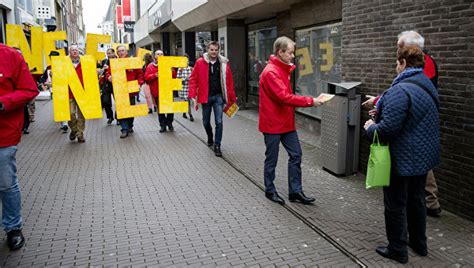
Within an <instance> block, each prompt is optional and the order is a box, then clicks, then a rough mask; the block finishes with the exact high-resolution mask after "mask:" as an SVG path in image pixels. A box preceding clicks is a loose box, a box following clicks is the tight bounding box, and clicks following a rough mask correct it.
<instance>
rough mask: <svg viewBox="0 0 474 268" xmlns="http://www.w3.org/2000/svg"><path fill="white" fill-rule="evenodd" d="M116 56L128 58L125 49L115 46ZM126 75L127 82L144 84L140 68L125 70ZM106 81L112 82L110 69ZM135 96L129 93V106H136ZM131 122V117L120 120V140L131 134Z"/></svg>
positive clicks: (135, 93) (136, 93) (122, 46)
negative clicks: (135, 81) (134, 81)
mask: <svg viewBox="0 0 474 268" xmlns="http://www.w3.org/2000/svg"><path fill="white" fill-rule="evenodd" d="M117 56H118V57H119V58H121V59H123V58H127V57H128V51H127V47H126V46H124V45H119V46H117ZM126 75H127V81H133V80H137V81H138V84H139V85H140V86H141V85H142V84H143V83H144V82H145V80H143V72H142V69H141V68H140V69H127V71H126ZM107 80H109V82H112V75H111V70H110V68H109V69H108V70H107ZM137 95H138V92H134V93H130V95H129V97H130V105H135V104H136V99H137V98H136V96H137ZM133 121H134V118H133V117H130V118H124V119H120V126H121V127H122V129H121V130H120V131H121V132H122V134H121V135H120V138H121V139H124V138H126V137H128V134H129V133H133Z"/></svg>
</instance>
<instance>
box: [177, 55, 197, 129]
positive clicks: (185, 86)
mask: <svg viewBox="0 0 474 268" xmlns="http://www.w3.org/2000/svg"><path fill="white" fill-rule="evenodd" d="M184 56H185V57H186V59H187V66H186V67H184V68H179V69H178V73H177V75H176V78H179V79H181V80H182V90H180V91H179V92H178V93H179V97H180V98H181V99H182V100H185V101H187V102H188V114H189V120H190V121H191V122H193V121H194V117H193V114H192V108H193V107H192V103H191V100H189V98H188V93H189V77H190V76H191V72H192V71H193V68H191V66H190V65H189V56H188V54H184ZM183 118H185V119H187V118H188V117H187V116H186V113H183Z"/></svg>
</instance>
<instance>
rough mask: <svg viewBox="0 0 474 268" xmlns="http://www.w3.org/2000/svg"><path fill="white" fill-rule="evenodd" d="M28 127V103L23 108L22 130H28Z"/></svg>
mask: <svg viewBox="0 0 474 268" xmlns="http://www.w3.org/2000/svg"><path fill="white" fill-rule="evenodd" d="M29 127H30V112H29V111H28V104H27V105H25V108H23V130H24V131H28V128H29Z"/></svg>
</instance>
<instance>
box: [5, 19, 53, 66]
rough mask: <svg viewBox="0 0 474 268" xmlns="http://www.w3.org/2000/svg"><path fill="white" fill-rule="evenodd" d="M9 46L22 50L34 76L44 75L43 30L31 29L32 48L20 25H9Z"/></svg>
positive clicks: (34, 27) (35, 27)
mask: <svg viewBox="0 0 474 268" xmlns="http://www.w3.org/2000/svg"><path fill="white" fill-rule="evenodd" d="M7 46H10V47H17V48H19V49H20V50H21V53H22V54H23V57H24V58H25V61H26V62H27V63H28V67H29V68H30V70H33V69H35V68H36V70H35V71H32V72H31V73H33V74H42V73H43V72H44V66H43V28H41V27H37V26H33V27H31V48H30V46H29V45H28V41H27V40H26V37H25V33H24V32H23V29H22V28H21V26H20V25H15V24H7Z"/></svg>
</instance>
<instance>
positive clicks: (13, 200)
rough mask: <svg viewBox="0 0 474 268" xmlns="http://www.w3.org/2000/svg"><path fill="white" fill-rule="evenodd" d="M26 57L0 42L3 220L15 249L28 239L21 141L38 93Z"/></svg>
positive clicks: (0, 158) (11, 245) (10, 245)
mask: <svg viewBox="0 0 474 268" xmlns="http://www.w3.org/2000/svg"><path fill="white" fill-rule="evenodd" d="M38 93H39V92H38V88H37V87H36V83H35V81H34V80H33V77H32V76H31V74H30V71H29V70H28V66H27V65H26V62H25V61H24V59H23V57H22V56H21V55H20V53H18V52H17V51H16V50H15V49H12V48H9V47H7V46H5V45H3V44H0V198H1V200H2V205H3V211H2V212H3V214H2V224H3V227H4V229H5V232H6V233H7V244H8V247H9V248H10V249H11V250H16V249H19V248H21V247H22V246H23V244H24V243H25V238H24V237H23V234H22V232H21V228H22V219H21V193H20V187H19V185H18V179H17V174H16V152H17V144H18V143H19V142H20V139H21V129H22V125H23V108H24V106H25V104H26V103H27V102H28V101H30V100H32V99H33V98H34V97H36V96H37V95H38Z"/></svg>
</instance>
